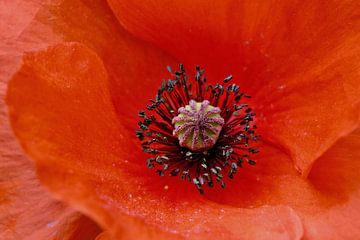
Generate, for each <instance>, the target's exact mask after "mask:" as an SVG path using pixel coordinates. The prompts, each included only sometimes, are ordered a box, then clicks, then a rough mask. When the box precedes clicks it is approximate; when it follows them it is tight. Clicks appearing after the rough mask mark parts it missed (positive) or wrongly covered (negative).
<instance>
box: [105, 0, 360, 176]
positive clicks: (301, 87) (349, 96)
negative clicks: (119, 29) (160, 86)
mask: <svg viewBox="0 0 360 240" xmlns="http://www.w3.org/2000/svg"><path fill="white" fill-rule="evenodd" d="M108 2H109V3H110V5H111V7H112V9H113V11H114V13H115V14H116V16H117V17H118V19H119V20H120V23H121V24H122V25H123V26H124V27H125V28H126V29H127V30H129V31H130V32H132V33H133V34H135V35H136V36H138V37H140V38H142V39H144V40H146V41H149V42H151V43H153V44H155V45H156V46H157V47H159V48H162V49H165V50H166V51H167V52H168V53H171V54H172V55H173V56H175V57H177V58H178V59H180V60H181V61H183V62H185V63H188V64H189V65H193V64H201V65H203V66H205V67H206V69H207V71H208V74H207V75H208V76H210V77H209V78H208V79H210V80H211V79H212V81H220V80H221V79H222V78H223V77H224V76H226V75H227V74H229V73H233V74H234V76H236V77H237V78H240V79H241V86H242V87H243V88H245V89H247V90H248V92H249V93H250V94H251V95H252V96H253V97H254V102H255V103H254V105H255V107H256V110H257V113H258V114H259V116H260V118H259V120H260V121H261V124H262V125H263V126H264V128H263V129H262V130H261V131H262V135H263V137H264V139H266V140H268V141H272V142H275V143H280V144H281V145H282V146H283V147H284V148H286V149H287V151H288V152H289V153H290V155H291V156H292V158H293V160H294V161H295V164H296V167H297V168H298V169H299V171H300V172H301V173H302V174H303V175H307V173H308V172H309V170H310V168H311V166H312V163H313V162H314V161H315V159H316V158H318V157H319V156H320V155H321V154H322V153H323V152H324V151H326V149H328V148H329V147H330V146H331V145H332V144H333V143H334V142H335V141H336V140H337V139H338V138H339V137H341V136H343V135H344V134H346V133H348V132H350V131H351V130H353V129H354V128H355V127H356V126H357V124H358V118H359V109H358V107H357V106H356V105H357V104H358V102H359V100H360V97H359V96H360V95H359V92H360V85H359V84H358V82H359V81H360V74H359V68H360V65H359V62H360V58H359V56H360V54H359V52H360V48H359V44H358V42H359V41H360V35H359V33H358V31H355V29H359V27H360V19H359V16H360V6H359V2H358V1H356V0H352V1H346V2H344V1H330V2H329V1H322V0H317V1H311V2H303V1H297V2H289V1H267V2H263V1H253V0H251V1H242V2H236V1H219V2H217V3H209V2H206V1H192V0H191V1H190V0H189V1H167V2H164V1H163V2H160V3H159V1H156V0H153V1H147V3H146V4H143V1H139V0H138V1H136V0H135V1H133V0H131V1H119V0H108ZM334 122H336V124H333V123H334ZM259 124H260V123H259Z"/></svg>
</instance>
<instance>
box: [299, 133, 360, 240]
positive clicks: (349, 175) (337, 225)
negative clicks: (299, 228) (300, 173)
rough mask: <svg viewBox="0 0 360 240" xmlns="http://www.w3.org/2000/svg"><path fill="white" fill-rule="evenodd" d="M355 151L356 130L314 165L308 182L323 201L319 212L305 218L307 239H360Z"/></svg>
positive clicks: (359, 183) (359, 189)
mask: <svg viewBox="0 0 360 240" xmlns="http://www.w3.org/2000/svg"><path fill="white" fill-rule="evenodd" d="M359 148H360V129H357V130H356V131H355V132H354V133H352V134H350V135H349V136H347V137H345V138H343V139H340V140H339V141H338V142H337V143H336V145H335V146H334V147H332V148H331V149H329V151H327V152H326V153H325V154H324V156H322V157H321V158H320V159H319V160H318V161H317V162H316V163H315V164H314V167H313V169H312V170H311V173H310V175H309V180H310V181H311V182H312V183H313V184H314V187H315V188H316V189H317V190H318V191H319V192H320V194H321V196H322V197H323V199H322V205H323V210H322V211H321V210H319V211H317V212H316V213H313V214H307V215H306V216H305V219H306V221H305V222H304V223H305V225H306V227H307V231H306V236H307V237H308V238H310V239H354V238H357V236H360V220H359V215H360V175H359V171H358V170H359V168H360V161H358V160H359V159H360V152H359V150H358V149H359ZM329 229H334V231H329Z"/></svg>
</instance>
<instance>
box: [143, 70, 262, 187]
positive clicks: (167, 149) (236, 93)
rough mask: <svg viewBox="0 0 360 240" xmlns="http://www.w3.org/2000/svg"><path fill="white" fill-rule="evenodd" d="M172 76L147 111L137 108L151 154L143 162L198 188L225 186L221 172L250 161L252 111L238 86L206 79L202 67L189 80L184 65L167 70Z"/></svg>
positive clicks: (253, 136) (253, 150) (146, 149)
mask: <svg viewBox="0 0 360 240" xmlns="http://www.w3.org/2000/svg"><path fill="white" fill-rule="evenodd" d="M168 70H169V72H170V73H171V74H172V76H173V79H169V80H168V81H163V82H162V84H161V87H160V88H159V90H158V91H157V94H156V96H155V98H154V99H152V100H150V105H148V106H147V110H146V111H141V112H139V117H140V119H141V120H140V121H139V123H138V126H139V129H137V130H136V136H137V138H138V139H139V140H141V142H142V143H141V145H142V148H143V151H144V152H145V153H148V154H150V155H151V157H149V158H148V159H147V166H148V168H156V171H157V173H158V174H159V176H164V175H169V176H172V177H175V176H180V178H181V179H183V180H188V181H192V182H193V184H194V185H195V187H196V188H197V189H198V190H199V192H200V193H204V190H203V187H204V185H207V186H209V187H213V186H214V183H215V182H216V183H219V185H220V186H221V187H225V182H224V180H223V178H224V175H223V173H224V172H227V175H228V177H229V178H230V179H232V178H233V177H234V174H235V173H236V172H237V171H238V169H239V168H241V167H242V165H243V163H244V162H246V163H248V164H250V165H255V163H256V162H255V161H254V160H253V159H252V157H251V156H252V155H253V154H255V153H257V152H258V151H259V150H258V149H256V148H253V147H250V145H251V142H255V141H257V139H258V138H259V136H258V135H256V134H255V130H256V125H255V124H254V123H253V121H254V116H255V113H253V112H252V109H251V108H250V107H248V105H247V104H241V103H240V101H241V100H242V99H243V98H249V97H250V96H248V95H246V94H244V93H242V92H241V91H240V88H239V86H237V85H236V84H234V83H233V84H230V83H229V82H230V81H231V80H232V76H231V75H230V76H228V77H226V78H225V79H224V80H223V84H224V85H223V84H220V83H217V84H214V85H211V84H207V83H206V77H205V75H204V70H203V69H200V68H199V67H196V75H195V79H194V81H191V82H190V81H189V80H188V77H187V75H186V73H185V69H184V67H183V65H180V68H179V70H178V71H176V72H174V73H173V72H172V70H171V69H170V68H168Z"/></svg>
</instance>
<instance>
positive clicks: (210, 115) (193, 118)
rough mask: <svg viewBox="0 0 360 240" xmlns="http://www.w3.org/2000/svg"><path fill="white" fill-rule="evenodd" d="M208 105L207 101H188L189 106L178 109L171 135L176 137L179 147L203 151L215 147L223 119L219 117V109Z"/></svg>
mask: <svg viewBox="0 0 360 240" xmlns="http://www.w3.org/2000/svg"><path fill="white" fill-rule="evenodd" d="M209 103H210V102H209V101H208V100H204V101H203V102H201V103H199V102H196V101H194V100H190V103H189V105H186V106H185V107H180V108H179V110H178V112H179V115H178V116H176V117H174V118H173V119H172V123H173V124H174V126H175V129H174V131H173V135H175V136H177V137H178V139H179V143H180V146H182V147H187V148H188V149H190V150H192V151H204V150H208V149H210V148H211V147H212V146H214V145H215V143H216V140H217V139H218V138H219V134H220V131H221V129H222V125H223V124H224V119H223V118H222V117H221V116H220V112H221V110H220V108H218V107H213V106H211V105H210V104H209Z"/></svg>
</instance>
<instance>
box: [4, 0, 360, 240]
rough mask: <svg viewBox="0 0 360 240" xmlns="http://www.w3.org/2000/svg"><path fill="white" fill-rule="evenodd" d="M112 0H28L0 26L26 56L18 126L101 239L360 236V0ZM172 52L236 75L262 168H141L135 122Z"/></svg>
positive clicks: (48, 175) (16, 88)
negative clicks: (228, 176)
mask: <svg viewBox="0 0 360 240" xmlns="http://www.w3.org/2000/svg"><path fill="white" fill-rule="evenodd" d="M30 2H32V1H30ZM108 2H109V5H108V4H107V3H105V2H104V1H101V0H92V1H81V0H72V1H70V0H62V1H49V2H48V3H43V4H41V6H40V5H36V4H35V3H36V2H35V1H34V6H35V5H36V6H37V9H36V10H34V8H33V7H30V8H29V9H30V10H31V11H30V10H29V12H30V16H31V17H29V16H28V15H26V16H25V15H24V19H29V22H28V26H27V27H26V28H25V29H22V30H21V31H20V30H18V29H17V30H16V31H15V30H11V29H10V30H9V29H5V30H6V31H7V32H10V33H9V34H8V36H9V38H11V39H16V40H13V41H10V42H9V46H11V48H7V49H12V51H9V50H7V51H8V52H7V58H6V59H11V57H13V56H14V55H17V54H18V53H20V52H22V51H23V50H25V51H32V52H29V53H26V54H25V56H24V58H23V59H22V63H21V66H20V67H19V68H18V70H17V71H16V73H15V74H14V75H13V77H12V80H11V81H10V83H9V85H8V92H7V104H8V107H9V108H8V109H9V113H10V119H11V124H12V127H13V130H14V132H15V135H16V136H17V138H18V140H19V142H20V144H21V146H22V147H23V149H24V151H25V152H26V153H27V154H28V155H29V156H30V157H31V158H32V159H33V160H34V161H35V163H36V167H37V171H38V176H39V178H40V180H41V182H42V183H43V184H44V185H46V186H47V187H48V188H49V189H50V190H51V191H52V192H54V193H55V194H56V196H57V197H59V198H60V199H62V200H63V201H65V202H67V203H69V204H71V205H72V206H73V207H75V208H76V209H78V210H80V211H81V212H83V213H85V214H86V215H88V216H90V217H91V218H92V219H94V220H95V221H96V222H98V223H99V224H100V225H101V226H102V227H103V228H104V229H105V230H106V231H107V232H106V233H103V234H102V235H101V236H99V237H98V238H99V239H107V238H109V237H113V238H115V239H122V238H124V239H133V238H137V239H153V238H156V239H169V238H170V237H171V238H174V239H177V238H179V239H183V238H190V239H209V238H211V237H214V236H216V237H217V239H354V238H357V237H359V236H360V231H359V229H360V220H359V219H358V215H359V214H360V208H359V205H360V191H359V182H360V179H359V175H358V174H357V169H358V167H359V165H360V161H359V159H360V152H359V151H358V149H359V147H360V131H359V130H355V129H357V127H358V122H359V100H360V97H359V96H360V94H359V93H360V84H359V82H360V65H359V62H360V47H359V45H358V44H357V42H359V40H360V33H359V31H356V29H359V27H360V17H359V16H360V6H359V3H358V2H357V1H321V0H318V1H267V2H263V1H230V0H229V1H221V2H220V1H219V2H216V3H214V5H211V6H210V5H209V3H208V1H147V2H146V4H145V3H144V2H143V1H140V0H139V1H133V0H132V1H120V0H109V1H108ZM109 6H110V7H111V10H112V11H111V10H110V8H109ZM113 13H114V15H113ZM9 19H10V20H9V21H10V22H13V21H17V20H14V19H11V18H9ZM30 20H31V21H30ZM24 21H26V20H24ZM119 23H120V24H121V25H120V24H119ZM8 25H9V24H4V26H8ZM0 26H1V25H0ZM124 28H125V29H126V30H124ZM129 32H130V33H131V34H132V35H130V33H129ZM14 35H16V37H14ZM9 46H7V47H9ZM179 61H181V62H183V63H184V64H185V66H187V67H188V68H189V67H192V66H194V64H200V65H201V66H203V67H205V70H206V73H207V77H208V79H209V80H210V81H212V82H217V81H221V80H222V79H223V77H225V76H226V75H228V74H233V75H234V77H235V79H239V82H238V84H239V85H240V86H241V87H243V88H244V89H245V90H246V91H247V92H248V93H250V95H252V96H253V99H252V101H251V104H252V105H253V106H254V108H255V110H256V112H257V124H258V125H259V126H260V129H259V131H260V134H261V135H262V137H263V138H262V139H263V141H262V142H261V143H260V147H261V153H260V154H258V157H257V160H258V164H257V165H256V167H244V168H243V169H241V171H239V174H237V176H236V178H235V179H234V180H233V181H232V182H229V181H228V187H227V188H226V189H225V190H222V189H220V188H215V189H213V190H210V191H207V192H206V195H205V196H200V195H199V194H198V192H197V191H196V189H194V187H193V186H192V184H191V183H186V182H182V181H179V179H172V178H168V177H164V178H159V177H158V176H157V175H156V173H154V172H153V171H150V170H148V169H146V165H145V159H146V155H144V154H143V153H142V152H141V148H140V146H139V144H138V142H137V140H136V139H135V135H134V132H133V131H134V129H135V128H136V123H137V121H138V118H137V111H138V110H140V109H142V108H143V107H144V105H145V104H146V101H147V99H149V98H150V97H152V96H153V95H154V93H155V90H156V89H157V86H158V84H159V83H160V81H161V79H162V78H166V77H167V76H168V75H167V74H166V68H165V66H166V65H171V66H175V65H176V64H177V62H179ZM11 66H15V65H11V64H8V65H7V67H8V68H11ZM12 68H15V67H12ZM354 130H355V131H354ZM294 166H295V167H294ZM165 186H166V187H165Z"/></svg>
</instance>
